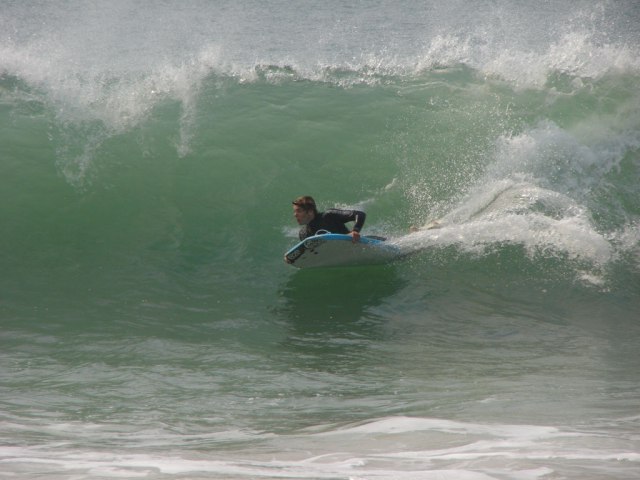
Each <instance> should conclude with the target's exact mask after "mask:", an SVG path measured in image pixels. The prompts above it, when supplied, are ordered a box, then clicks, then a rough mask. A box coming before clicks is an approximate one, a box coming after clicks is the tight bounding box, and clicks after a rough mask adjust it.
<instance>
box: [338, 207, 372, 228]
mask: <svg viewBox="0 0 640 480" xmlns="http://www.w3.org/2000/svg"><path fill="white" fill-rule="evenodd" d="M330 212H331V215H335V217H336V218H339V219H340V222H341V223H343V224H345V223H347V222H355V224H354V225H353V228H352V230H355V231H356V232H360V230H362V227H363V226H364V220H365V218H367V215H366V214H365V213H364V212H361V211H360V210H337V209H332V210H330Z"/></svg>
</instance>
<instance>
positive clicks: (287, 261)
mask: <svg viewBox="0 0 640 480" xmlns="http://www.w3.org/2000/svg"><path fill="white" fill-rule="evenodd" d="M284 263H292V262H291V260H289V259H288V258H287V256H286V255H285V256H284Z"/></svg>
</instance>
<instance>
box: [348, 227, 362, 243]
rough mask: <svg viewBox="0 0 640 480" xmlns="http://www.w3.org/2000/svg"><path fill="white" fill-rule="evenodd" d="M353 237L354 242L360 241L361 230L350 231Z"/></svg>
mask: <svg viewBox="0 0 640 480" xmlns="http://www.w3.org/2000/svg"><path fill="white" fill-rule="evenodd" d="M350 235H351V238H353V243H356V242H359V241H360V232H356V231H355V230H354V231H352V232H351V233H350Z"/></svg>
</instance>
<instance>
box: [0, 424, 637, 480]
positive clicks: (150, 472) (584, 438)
mask: <svg viewBox="0 0 640 480" xmlns="http://www.w3.org/2000/svg"><path fill="white" fill-rule="evenodd" d="M611 440H612V439H610V438H601V436H600V435H594V434H589V433H580V432H571V431H562V430H561V429H559V428H557V427H547V426H537V425H508V424H507V425H505V424H479V423H470V422H461V421H454V420H446V419H437V418H412V417H387V418H381V419H377V420H372V421H369V422H366V423H360V424H352V425H325V426H317V427H314V428H310V429H307V430H306V431H302V432H299V433H297V434H291V435H280V436H269V437H267V438H265V439H263V442H262V443H258V442H257V441H256V440H255V439H253V440H252V439H248V442H247V444H246V445H245V446H242V444H241V443H238V445H237V446H236V447H237V448H235V449H234V451H228V450H225V449H223V450H220V449H217V448H216V449H212V450H209V451H206V452H205V451H203V450H201V449H200V450H197V451H196V450H194V451H189V450H184V451H183V452H182V453H181V455H180V456H177V455H176V454H175V453H174V452H175V448H173V445H172V440H171V439H166V441H167V443H166V444H165V446H166V447H167V448H168V450H167V451H166V452H165V451H164V450H163V449H162V447H160V445H157V446H156V447H155V448H151V449H149V448H147V451H146V452H141V448H139V446H138V447H137V448H135V450H131V451H129V450H127V449H123V448H120V449H118V450H117V451H111V452H108V451H104V449H101V450H92V449H90V448H75V449H72V448H66V447H64V446H61V445H57V446H56V447H55V448H49V447H48V446H46V445H43V446H40V447H37V448H36V447H0V462H1V463H2V464H3V467H4V468H5V470H6V471H16V472H17V471H21V472H24V471H32V472H38V471H40V470H46V471H47V472H48V473H49V474H53V473H59V474H64V472H73V473H74V476H75V478H92V477H95V476H96V475H100V476H105V477H113V478H119V477H143V478H155V477H158V476H162V475H179V476H183V475H204V476H210V475H212V476H214V478H219V477H228V476H238V477H241V478H243V477H244V478H248V477H250V478H352V479H356V478H366V479H392V478H394V479H413V478H425V479H431V478H433V479H442V478H444V479H469V480H490V479H499V478H505V477H507V478H513V479H522V480H533V479H537V478H541V477H544V476H545V475H552V474H558V475H561V476H566V477H570V476H571V475H572V473H571V472H573V473H576V470H574V468H575V467H574V463H575V461H580V463H581V467H580V470H579V472H580V475H582V477H581V478H585V477H584V474H585V471H588V470H589V468H590V466H591V465H595V470H594V471H596V472H602V471H605V470H608V471H609V472H612V475H613V476H615V475H616V473H618V474H620V473H624V472H628V471H630V469H632V468H633V467H634V465H633V464H635V463H637V462H640V454H639V453H637V452H635V451H633V450H632V446H629V448H623V447H622V445H623V444H622V443H620V442H612V441H611ZM625 445H626V443H625ZM586 478H589V476H588V475H587V477H586Z"/></svg>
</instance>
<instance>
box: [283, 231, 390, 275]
mask: <svg viewBox="0 0 640 480" xmlns="http://www.w3.org/2000/svg"><path fill="white" fill-rule="evenodd" d="M399 255H400V249H399V248H398V247H397V246H396V245H393V244H390V243H388V242H386V241H385V240H383V239H381V238H377V237H367V236H361V237H360V241H359V242H355V243H354V242H353V239H352V238H351V236H350V235H343V234H339V233H327V234H324V235H314V236H313V237H308V238H305V239H304V240H302V241H301V242H300V243H298V244H297V245H296V246H294V247H293V248H291V249H290V250H289V251H287V253H285V258H286V259H287V262H288V263H289V264H290V265H293V266H294V267H296V268H313V267H337V266H355V265H377V264H381V263H387V262H389V261H391V260H393V259H394V258H396V257H398V256H399Z"/></svg>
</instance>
